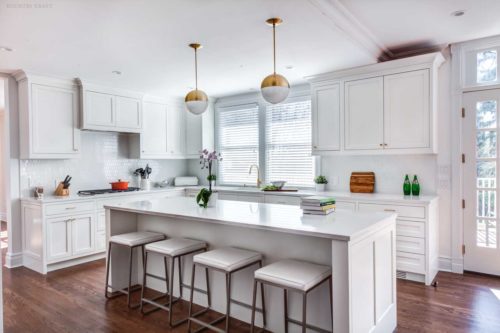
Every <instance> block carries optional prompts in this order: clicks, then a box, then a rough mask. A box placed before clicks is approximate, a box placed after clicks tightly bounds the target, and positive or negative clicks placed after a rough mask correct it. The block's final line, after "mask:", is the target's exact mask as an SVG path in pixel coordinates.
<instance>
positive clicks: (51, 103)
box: [30, 84, 80, 157]
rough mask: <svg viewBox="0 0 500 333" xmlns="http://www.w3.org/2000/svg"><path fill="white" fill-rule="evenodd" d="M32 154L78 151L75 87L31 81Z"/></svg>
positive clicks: (76, 96) (74, 152) (59, 153)
mask: <svg viewBox="0 0 500 333" xmlns="http://www.w3.org/2000/svg"><path fill="white" fill-rule="evenodd" d="M31 94H32V96H31V97H32V100H31V106H32V125H31V131H32V133H31V134H32V135H31V143H30V144H31V147H32V154H34V155H36V154H47V155H50V154H54V157H57V156H58V155H78V146H79V139H80V134H79V131H78V121H77V119H78V92H77V89H76V88H75V89H70V88H60V87H51V86H45V85H40V84H32V85H31Z"/></svg>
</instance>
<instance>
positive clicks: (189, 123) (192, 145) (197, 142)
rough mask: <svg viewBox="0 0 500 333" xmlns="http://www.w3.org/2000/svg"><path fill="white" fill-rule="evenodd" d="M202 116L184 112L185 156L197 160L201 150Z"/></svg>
mask: <svg viewBox="0 0 500 333" xmlns="http://www.w3.org/2000/svg"><path fill="white" fill-rule="evenodd" d="M202 119H203V116H202V115H195V114H192V113H191V112H186V155H188V156H189V157H193V158H197V157H198V156H199V154H200V150H202V149H203V147H202V145H203V123H202V122H203V120H202Z"/></svg>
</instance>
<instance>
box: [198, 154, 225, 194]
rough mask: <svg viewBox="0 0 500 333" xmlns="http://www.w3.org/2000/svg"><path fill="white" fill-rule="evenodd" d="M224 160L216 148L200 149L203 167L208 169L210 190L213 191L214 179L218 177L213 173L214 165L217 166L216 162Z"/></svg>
mask: <svg viewBox="0 0 500 333" xmlns="http://www.w3.org/2000/svg"><path fill="white" fill-rule="evenodd" d="M220 161H222V157H221V155H220V153H217V152H216V151H215V150H214V151H212V152H210V151H208V150H207V149H203V150H202V151H200V164H201V168H202V169H208V176H207V180H208V184H209V185H208V186H209V187H208V190H209V191H210V192H212V181H215V180H216V179H217V176H216V175H215V174H213V173H212V171H213V167H215V165H214V164H215V163H214V162H220Z"/></svg>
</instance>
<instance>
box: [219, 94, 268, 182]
mask: <svg viewBox="0 0 500 333" xmlns="http://www.w3.org/2000/svg"><path fill="white" fill-rule="evenodd" d="M216 121H217V124H216V130H217V133H216V135H217V143H218V145H217V146H218V151H219V152H220V153H221V154H222V158H223V161H222V162H221V163H218V164H219V173H218V179H219V183H220V184H234V185H242V184H250V183H252V182H255V175H252V176H251V175H249V174H248V169H249V167H250V165H252V164H257V165H259V106H258V105H257V104H247V105H239V106H234V107H227V108H221V109H218V110H217V120H216Z"/></svg>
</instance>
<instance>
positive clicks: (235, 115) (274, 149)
mask: <svg viewBox="0 0 500 333" xmlns="http://www.w3.org/2000/svg"><path fill="white" fill-rule="evenodd" d="M216 142H217V150H218V151H219V152H220V153H221V154H222V158H223V161H222V163H219V169H218V179H219V184H221V185H243V184H247V185H254V184H255V181H256V174H255V171H254V172H252V174H251V175H249V174H248V171H249V168H250V166H251V165H252V164H257V165H258V166H259V168H260V173H261V180H262V181H263V182H264V183H267V184H269V183H270V182H271V181H275V180H285V181H287V185H288V186H296V187H312V186H313V185H314V183H313V178H314V175H315V158H314V157H312V156H311V144H312V143H311V100H310V97H309V96H307V97H302V98H300V99H298V98H296V99H289V101H288V102H285V103H281V104H277V105H271V104H263V103H262V104H258V103H255V104H245V105H238V106H231V107H220V108H219V107H217V111H216Z"/></svg>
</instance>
